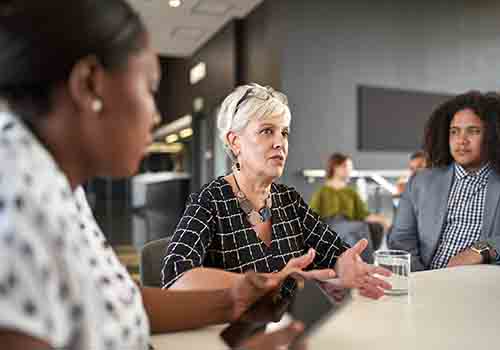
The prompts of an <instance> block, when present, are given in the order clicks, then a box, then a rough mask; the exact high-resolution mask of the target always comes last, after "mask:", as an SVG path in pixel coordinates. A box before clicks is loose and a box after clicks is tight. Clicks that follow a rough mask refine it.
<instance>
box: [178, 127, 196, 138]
mask: <svg viewBox="0 0 500 350" xmlns="http://www.w3.org/2000/svg"><path fill="white" fill-rule="evenodd" d="M179 135H181V138H183V139H185V138H187V137H190V136H192V135H193V129H191V128H187V129H183V130H181V131H179Z"/></svg>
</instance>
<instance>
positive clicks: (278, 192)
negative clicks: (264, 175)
mask: <svg viewBox="0 0 500 350" xmlns="http://www.w3.org/2000/svg"><path fill="white" fill-rule="evenodd" d="M271 193H272V194H273V195H274V196H275V197H277V198H279V200H280V202H281V205H286V204H287V203H290V202H296V201H297V200H298V199H299V198H302V197H301V195H300V194H299V192H298V191H297V190H296V189H295V187H293V186H288V185H285V184H282V183H273V184H272V185H271Z"/></svg>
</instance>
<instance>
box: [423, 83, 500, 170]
mask: <svg viewBox="0 0 500 350" xmlns="http://www.w3.org/2000/svg"><path fill="white" fill-rule="evenodd" d="M463 109H471V110H472V111H473V112H474V113H475V114H476V115H477V116H478V117H479V118H480V119H481V120H482V121H483V122H484V125H485V130H486V135H485V136H486V137H485V138H484V143H483V149H484V150H485V152H486V153H487V159H488V160H489V162H490V163H491V165H492V166H493V168H494V169H495V170H496V171H497V173H500V156H499V146H500V143H499V141H498V140H499V138H498V134H499V133H500V130H499V128H498V124H499V118H500V96H499V95H498V94H497V93H493V92H489V93H486V94H483V93H481V92H479V91H469V92H467V93H465V94H462V95H458V96H456V97H454V98H452V99H451V100H448V101H446V102H445V103H443V104H442V105H440V106H439V107H438V108H436V110H434V112H432V114H431V116H430V118H429V120H428V121H427V124H426V126H425V136H424V150H425V153H426V154H427V156H428V160H429V163H430V166H431V167H444V166H448V165H449V164H451V163H452V162H453V157H452V155H451V153H450V145H449V129H450V124H451V121H452V119H453V117H454V115H455V114H456V113H457V112H459V111H461V110H463Z"/></svg>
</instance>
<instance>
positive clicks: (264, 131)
mask: <svg viewBox="0 0 500 350" xmlns="http://www.w3.org/2000/svg"><path fill="white" fill-rule="evenodd" d="M261 133H262V134H265V135H270V134H272V133H273V130H272V129H264V130H262V131H261Z"/></svg>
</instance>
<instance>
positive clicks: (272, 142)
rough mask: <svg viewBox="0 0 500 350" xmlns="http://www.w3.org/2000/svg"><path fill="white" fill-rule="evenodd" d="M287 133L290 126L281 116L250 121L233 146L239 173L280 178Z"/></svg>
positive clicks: (286, 148) (283, 164)
mask: <svg viewBox="0 0 500 350" xmlns="http://www.w3.org/2000/svg"><path fill="white" fill-rule="evenodd" d="M289 132H290V122H289V119H288V118H285V116H284V115H283V114H278V115H272V116H269V117H266V118H263V119H251V120H250V122H249V123H248V125H247V126H246V127H245V128H244V129H243V130H242V131H241V132H239V133H237V134H236V137H235V140H234V143H233V151H236V154H238V161H239V162H240V164H241V169H242V171H246V172H250V173H251V174H254V175H257V176H262V177H270V178H277V177H279V176H281V174H283V170H284V168H285V163H286V159H287V156H288V134H289Z"/></svg>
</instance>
